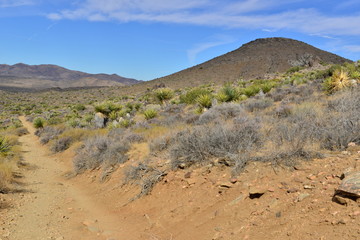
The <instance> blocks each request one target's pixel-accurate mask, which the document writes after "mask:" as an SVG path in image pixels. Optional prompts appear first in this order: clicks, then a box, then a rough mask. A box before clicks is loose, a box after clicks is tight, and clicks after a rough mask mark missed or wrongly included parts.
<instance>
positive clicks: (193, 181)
mask: <svg viewBox="0 0 360 240" xmlns="http://www.w3.org/2000/svg"><path fill="white" fill-rule="evenodd" d="M186 182H187V184H189V185H190V186H191V185H195V183H196V180H195V179H187V180H186Z"/></svg>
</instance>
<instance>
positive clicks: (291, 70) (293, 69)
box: [286, 66, 303, 74]
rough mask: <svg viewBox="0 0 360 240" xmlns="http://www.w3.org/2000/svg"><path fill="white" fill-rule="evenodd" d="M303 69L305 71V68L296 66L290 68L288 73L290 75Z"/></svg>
mask: <svg viewBox="0 0 360 240" xmlns="http://www.w3.org/2000/svg"><path fill="white" fill-rule="evenodd" d="M301 69H303V67H301V66H294V67H291V68H289V69H288V70H287V71H286V73H287V74H289V73H295V72H298V71H300V70H301Z"/></svg>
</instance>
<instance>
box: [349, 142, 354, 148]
mask: <svg viewBox="0 0 360 240" xmlns="http://www.w3.org/2000/svg"><path fill="white" fill-rule="evenodd" d="M348 146H349V147H355V146H356V143H354V142H349V143H348Z"/></svg>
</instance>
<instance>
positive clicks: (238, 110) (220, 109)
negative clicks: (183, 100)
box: [197, 103, 245, 124]
mask: <svg viewBox="0 0 360 240" xmlns="http://www.w3.org/2000/svg"><path fill="white" fill-rule="evenodd" d="M242 114H245V111H244V110H243V108H242V107H241V106H240V104H236V103H224V104H220V105H216V106H215V107H213V108H211V109H209V110H208V111H206V112H205V113H203V114H202V115H201V116H200V117H199V120H198V121H197V124H207V123H210V122H213V121H215V120H216V119H220V118H221V119H229V118H234V117H236V116H238V115H242Z"/></svg>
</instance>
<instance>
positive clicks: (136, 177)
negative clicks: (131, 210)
mask: <svg viewBox="0 0 360 240" xmlns="http://www.w3.org/2000/svg"><path fill="white" fill-rule="evenodd" d="M165 175H166V173H165V172H164V171H162V170H160V169H158V168H155V167H152V166H150V165H148V164H146V163H143V162H140V163H139V164H138V165H137V166H130V167H129V168H128V169H126V170H125V178H124V183H125V184H129V183H131V184H137V185H139V186H140V193H139V194H137V195H136V196H135V197H134V198H133V199H132V200H135V199H137V198H140V197H141V196H144V195H148V194H149V193H150V192H151V190H152V189H153V188H154V186H155V185H156V183H158V182H160V181H161V179H162V178H163V177H164V176H165Z"/></svg>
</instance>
